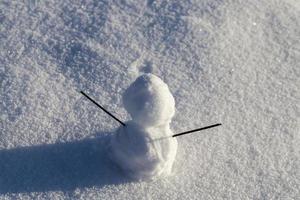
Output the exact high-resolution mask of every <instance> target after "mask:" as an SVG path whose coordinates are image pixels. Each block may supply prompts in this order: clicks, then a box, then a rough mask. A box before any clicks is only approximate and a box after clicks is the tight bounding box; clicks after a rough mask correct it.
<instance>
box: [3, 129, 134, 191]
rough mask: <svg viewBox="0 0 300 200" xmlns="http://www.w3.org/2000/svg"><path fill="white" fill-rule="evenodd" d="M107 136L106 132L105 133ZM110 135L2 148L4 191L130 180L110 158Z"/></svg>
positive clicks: (48, 189) (64, 188) (69, 186)
mask: <svg viewBox="0 0 300 200" xmlns="http://www.w3.org/2000/svg"><path fill="white" fill-rule="evenodd" d="M102 135H103V134H102ZM108 141H109V137H108V136H103V137H100V138H95V139H88V140H82V141H78V142H71V143H58V144H50V145H40V146H33V147H21V148H16V149H9V150H1V151H0V194H5V193H20V192H46V191H53V190H61V191H70V190H74V189H75V188H83V187H92V186H96V187H103V186H105V185H117V184H122V183H126V182H129V181H130V180H129V179H128V178H126V177H124V176H123V175H122V174H121V172H120V171H119V170H118V169H117V168H114V165H113V164H112V163H111V161H110V160H109V158H108V155H107V153H108V151H107V147H108Z"/></svg>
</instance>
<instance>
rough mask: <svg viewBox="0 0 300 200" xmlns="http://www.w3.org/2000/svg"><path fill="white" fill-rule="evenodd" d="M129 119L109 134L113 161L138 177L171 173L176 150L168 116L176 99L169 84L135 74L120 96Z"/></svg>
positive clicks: (171, 114) (155, 77) (133, 176)
mask: <svg viewBox="0 0 300 200" xmlns="http://www.w3.org/2000/svg"><path fill="white" fill-rule="evenodd" d="M123 103H124V106H125V109H126V110H127V111H128V112H129V113H130V115H131V118H132V121H129V122H128V123H126V126H121V127H120V128H119V129H118V131H117V134H116V135H115V136H114V137H112V142H111V151H112V160H113V161H114V162H115V163H117V164H118V165H119V166H120V168H121V169H123V171H124V172H125V174H127V175H129V176H130V177H131V178H134V179H137V180H141V179H142V180H147V179H154V178H156V177H158V176H166V175H170V174H171V170H172V165H173V162H174V160H175V156H176V152H177V140H176V138H172V137H171V136H172V135H173V133H172V131H171V130H170V123H171V119H172V117H173V116H174V114H175V101H174V98H173V96H172V94H171V92H170V90H169V88H168V86H167V85H166V84H165V83H164V82H163V81H162V80H161V79H160V78H158V77H157V76H155V75H153V74H143V75H141V76H140V77H138V78H137V79H136V80H135V81H134V82H133V83H132V84H131V85H130V86H129V88H128V89H126V91H125V93H124V95H123Z"/></svg>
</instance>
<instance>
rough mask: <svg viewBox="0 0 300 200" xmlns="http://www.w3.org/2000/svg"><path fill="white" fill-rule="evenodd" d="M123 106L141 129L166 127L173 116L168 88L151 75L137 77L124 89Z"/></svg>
mask: <svg viewBox="0 0 300 200" xmlns="http://www.w3.org/2000/svg"><path fill="white" fill-rule="evenodd" d="M123 104H124V107H125V109H126V110H127V112H128V113H129V114H130V116H131V118H132V120H133V121H134V122H135V123H137V124H139V125H140V126H142V127H151V126H160V125H161V126H165V125H168V124H169V123H170V122H171V119H172V117H173V116H174V114H175V100H174V98H173V96H172V94H171V92H170V90H169V88H168V86H167V85H166V84H165V83H164V82H163V81H162V80H161V79H160V78H158V77H157V76H155V75H153V74H144V75H141V76H140V77H138V78H137V79H136V80H135V81H134V83H132V84H131V85H130V86H129V88H128V89H126V91H125V93H124V95H123Z"/></svg>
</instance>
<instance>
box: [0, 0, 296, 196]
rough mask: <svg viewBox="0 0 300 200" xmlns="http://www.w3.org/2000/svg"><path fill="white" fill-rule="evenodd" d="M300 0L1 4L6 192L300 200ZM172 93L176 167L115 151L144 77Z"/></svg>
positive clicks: (0, 180) (0, 181) (1, 144)
mask: <svg viewBox="0 0 300 200" xmlns="http://www.w3.org/2000/svg"><path fill="white" fill-rule="evenodd" d="M299 27H300V2H299V1H298V0H240V1H239V0H232V1H229V0H228V1H225V0H215V1H213V0H199V1H193V0H192V1H179V0H178V1H153V0H148V1H138V0H136V1H133V0H132V1H126V0H124V1H117V0H113V1H110V0H82V1H68V0H65V1H61V0H49V1H35V0H32V1H19V0H16V1H11V0H0V63H1V64H0V86H1V87H0V199H21V198H25V199H31V198H37V199H300V169H299V168H300V167H299V166H300V163H299V157H300V150H299V149H300V142H299V141H300V136H299V132H300V130H299V128H300V108H299V106H300V105H299V104H300V103H299V102H300V91H299V90H300V89H299V87H300V78H299V77H300V65H299V63H300V42H299V41H300V28H299ZM143 72H152V73H154V74H155V75H157V76H159V77H160V78H161V79H162V80H164V81H165V82H166V83H167V84H168V85H169V88H170V90H171V92H172V94H173V95H174V97H175V101H176V115H175V117H174V118H173V122H172V124H171V128H172V130H173V132H174V133H178V132H181V131H186V130H189V129H193V128H198V127H201V126H205V125H210V124H213V123H219V122H221V123H222V124H223V125H222V126H220V127H218V128H214V129H210V130H205V131H203V132H199V133H193V134H190V135H186V136H182V137H179V138H178V153H177V159H176V161H175V163H174V174H173V175H172V176H171V177H169V178H166V179H161V180H156V181H154V182H132V181H130V180H129V179H127V178H125V177H124V176H123V175H122V173H121V172H120V171H119V169H118V168H115V167H114V165H112V164H111V163H110V161H109V160H108V157H107V152H106V147H107V144H108V141H109V139H110V137H111V134H113V132H114V131H115V130H116V129H117V128H118V126H119V124H118V123H117V122H115V121H113V120H112V119H111V118H110V117H109V116H107V115H106V114H105V113H103V112H102V111H101V110H99V109H98V108H97V107H95V105H93V104H92V103H91V102H89V101H88V100H87V99H86V98H85V97H83V96H82V95H81V94H80V93H79V91H80V90H83V91H85V92H86V93H87V94H89V95H90V96H91V97H93V98H95V99H96V100H97V101H98V102H99V103H101V104H102V105H103V106H105V107H106V108H107V109H108V110H110V111H111V112H112V113H114V114H116V115H117V116H118V117H119V118H121V119H122V120H124V121H125V120H129V119H130V118H129V115H128V114H127V113H126V112H125V110H124V108H123V106H122V101H121V99H122V93H123V92H124V91H125V89H126V88H127V87H128V86H129V84H130V83H131V82H132V81H133V80H134V79H135V78H136V77H137V76H138V75H139V74H141V73H143Z"/></svg>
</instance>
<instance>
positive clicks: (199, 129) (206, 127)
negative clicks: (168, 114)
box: [172, 124, 222, 137]
mask: <svg viewBox="0 0 300 200" xmlns="http://www.w3.org/2000/svg"><path fill="white" fill-rule="evenodd" d="M220 125H222V124H214V125H210V126H205V127H202V128H198V129H194V130H190V131H185V132H182V133H177V134H175V135H172V137H177V136H180V135H184V134H188V133H192V132H196V131H202V130H204V129H208V128H212V127H215V126H220Z"/></svg>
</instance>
